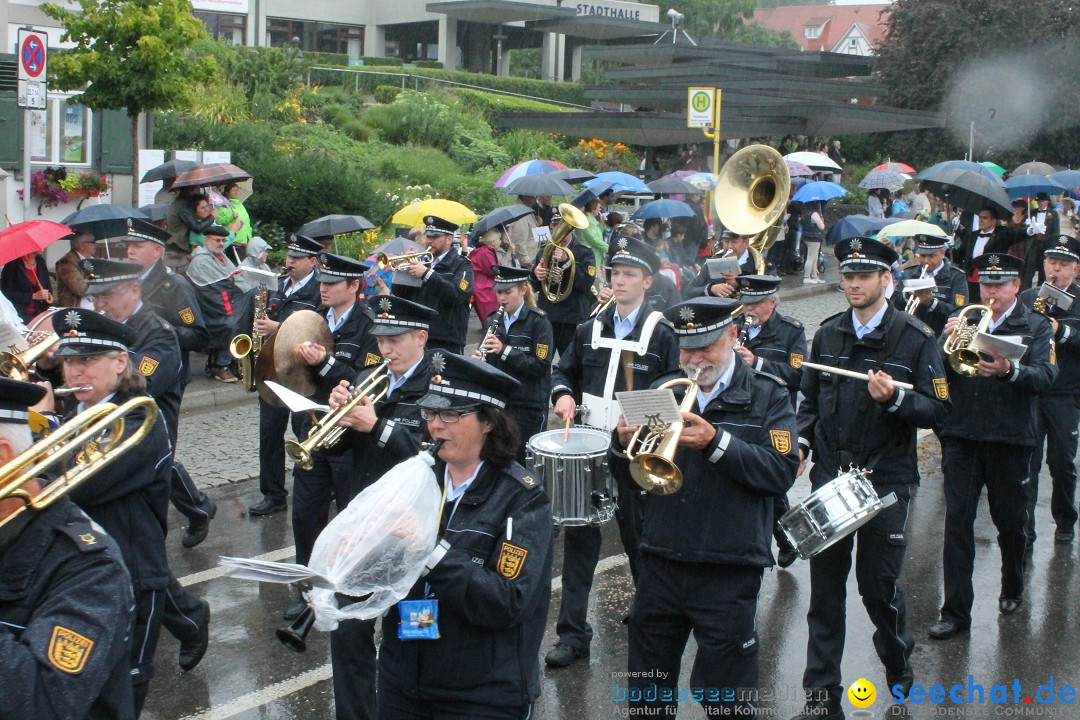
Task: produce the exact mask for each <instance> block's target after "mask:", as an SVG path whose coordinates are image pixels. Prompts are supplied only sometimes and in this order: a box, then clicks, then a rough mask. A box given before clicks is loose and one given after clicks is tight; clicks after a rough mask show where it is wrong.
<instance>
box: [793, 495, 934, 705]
mask: <svg viewBox="0 0 1080 720" xmlns="http://www.w3.org/2000/svg"><path fill="white" fill-rule="evenodd" d="M815 489H817V488H815ZM876 489H877V492H878V494H879V495H881V496H885V495H887V494H889V493H890V492H895V493H896V497H897V502H896V503H895V504H894V505H892V506H891V507H888V508H886V509H885V510H882V511H881V512H880V513H878V514H877V516H876V517H875V518H874V519H873V520H871V521H870V522H868V523H866V524H865V525H863V526H862V527H861V528H859V529H858V530H857V531H856V532H855V533H854V534H852V535H849V536H848V537H846V538H844V539H843V540H841V541H839V542H837V543H836V544H835V545H833V546H832V547H830V548H829V549H828V550H825V551H823V552H821V553H818V554H817V555H815V556H814V557H812V558H810V609H809V610H808V611H807V613H806V622H807V625H808V629H809V639H808V641H807V646H806V671H805V672H804V673H803V687H804V688H805V689H806V690H807V691H820V690H825V691H827V692H828V693H829V695H830V696H831V697H836V698H839V697H840V694H841V692H842V691H843V684H842V682H841V673H840V661H841V660H842V658H843V656H844V637H845V633H846V629H847V578H848V574H849V573H850V572H851V564H852V553H851V551H852V548H853V547H854V549H855V579H856V580H857V581H858V586H859V595H860V596H861V597H862V601H863V607H865V608H866V613H867V615H868V616H869V617H870V621H871V622H872V623H873V624H874V628H875V630H874V649H875V650H877V654H878V657H879V658H880V659H881V662H882V664H883V665H884V666H885V669H886V671H887V672H900V671H901V670H903V668H904V666H905V664H906V663H907V659H908V657H910V655H911V651H912V650H913V649H914V648H915V641H914V639H913V638H912V637H911V632H910V631H909V630H908V626H907V604H906V603H905V602H904V593H903V591H902V590H901V589H900V585H899V584H898V582H897V578H899V577H900V570H901V569H902V568H903V566H904V553H905V551H906V550H907V517H908V502H909V500H910V497H911V486H909V485H893V484H888V485H879V486H877V487H876ZM856 538H857V539H858V543H856ZM815 696H816V695H815Z"/></svg>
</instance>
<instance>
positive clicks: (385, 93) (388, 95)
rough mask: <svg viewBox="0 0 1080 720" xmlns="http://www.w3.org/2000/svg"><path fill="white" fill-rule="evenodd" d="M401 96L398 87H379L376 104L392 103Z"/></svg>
mask: <svg viewBox="0 0 1080 720" xmlns="http://www.w3.org/2000/svg"><path fill="white" fill-rule="evenodd" d="M400 94H401V88H400V87H398V86H397V85H379V86H378V87H376V88H375V102H379V103H392V102H394V100H395V99H397V96H398V95H400Z"/></svg>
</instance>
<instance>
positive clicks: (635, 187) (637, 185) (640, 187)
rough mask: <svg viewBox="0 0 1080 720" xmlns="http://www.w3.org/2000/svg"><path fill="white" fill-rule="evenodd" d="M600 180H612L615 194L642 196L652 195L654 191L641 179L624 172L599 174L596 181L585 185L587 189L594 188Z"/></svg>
mask: <svg viewBox="0 0 1080 720" xmlns="http://www.w3.org/2000/svg"><path fill="white" fill-rule="evenodd" d="M600 180H611V181H612V182H614V183H615V184H614V185H613V186H612V187H611V189H612V190H614V191H615V192H622V193H633V194H642V195H652V194H653V191H652V190H650V189H649V186H648V185H646V184H645V181H644V180H642V179H641V178H637V177H634V176H633V175H630V174H629V173H624V172H614V171H610V172H602V173H599V174H597V176H596V179H595V180H590V181H589V182H587V183H585V187H587V188H590V189H591V188H592V186H593V183H596V182H598V181H600Z"/></svg>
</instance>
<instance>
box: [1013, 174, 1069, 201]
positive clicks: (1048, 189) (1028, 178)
mask: <svg viewBox="0 0 1080 720" xmlns="http://www.w3.org/2000/svg"><path fill="white" fill-rule="evenodd" d="M1005 192H1007V193H1008V194H1009V197H1010V198H1012V199H1013V200H1016V199H1017V198H1029V197H1035V196H1036V195H1038V194H1039V193H1046V194H1047V195H1060V194H1061V193H1063V192H1065V186H1064V185H1062V184H1061V183H1059V182H1058V181H1057V180H1054V179H1053V178H1048V177H1046V176H1045V175H1013V176H1012V177H1010V178H1009V179H1008V180H1006V181H1005Z"/></svg>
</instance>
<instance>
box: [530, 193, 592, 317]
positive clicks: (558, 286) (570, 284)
mask: <svg viewBox="0 0 1080 720" xmlns="http://www.w3.org/2000/svg"><path fill="white" fill-rule="evenodd" d="M559 215H560V216H561V217H562V222H561V223H560V224H559V227H557V228H555V232H553V233H552V234H551V241H550V242H548V243H547V244H545V245H544V251H543V252H542V253H541V254H540V264H541V265H543V266H544V267H545V268H547V276H546V277H545V278H544V280H543V282H542V283H541V285H540V291H541V292H542V293H544V297H546V298H547V299H548V301H549V302H553V303H559V302H562V301H563V300H565V299H566V298H568V297H570V293H571V291H573V289H574V272H575V271H576V269H577V258H575V257H574V254H573V253H571V252H569V251H567V253H566V254H567V256H568V257H569V259H568V260H567V266H566V267H565V268H564V267H563V266H562V265H560V264H559V263H555V262H552V261H553V260H554V258H555V251H556V250H558V249H559V248H560V247H562V241H563V239H564V238H566V236H567V235H569V234H570V233H571V232H573V231H574V228H577V229H578V230H583V229H585V228H587V227H589V218H588V217H586V215H585V213H583V212H581V211H580V210H578V209H577V208H576V207H574V206H573V205H571V204H570V203H563V204H561V205H559ZM567 273H569V275H570V279H569V280H568V281H567V283H566V287H565V288H563V287H562V283H563V277H564V276H565V275H566V274H567Z"/></svg>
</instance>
